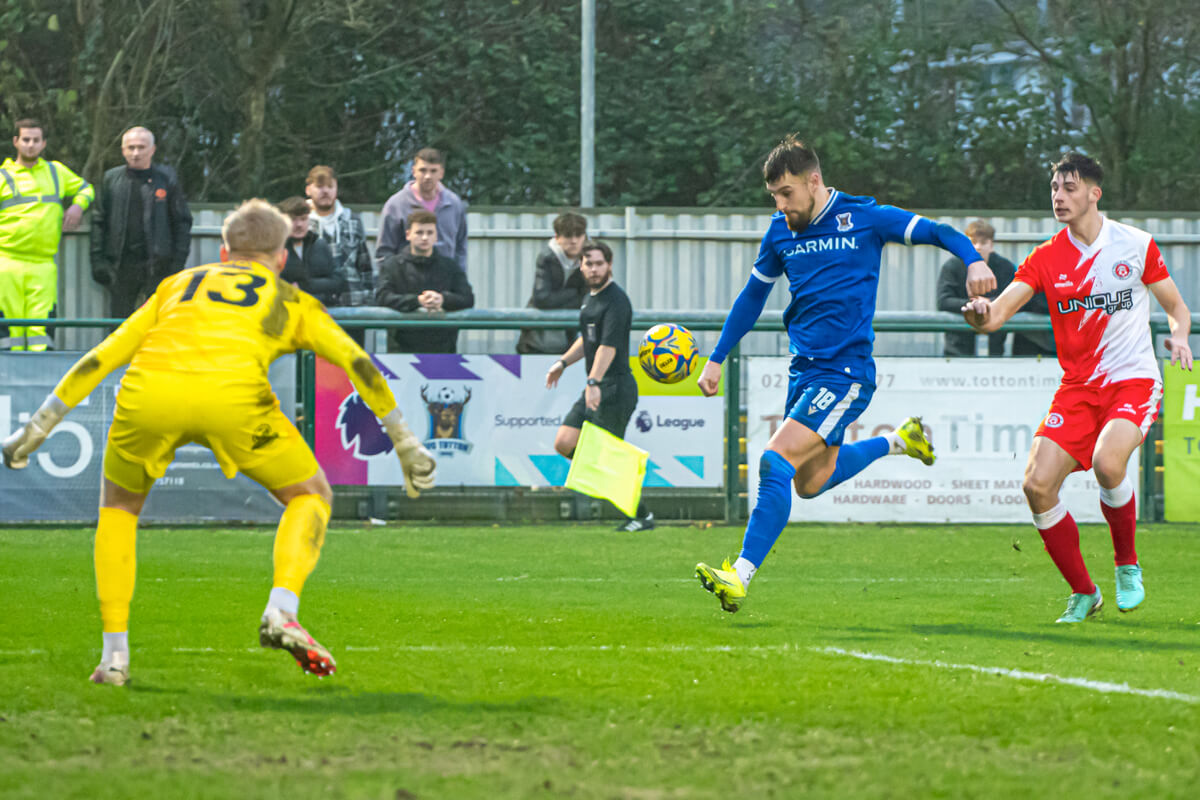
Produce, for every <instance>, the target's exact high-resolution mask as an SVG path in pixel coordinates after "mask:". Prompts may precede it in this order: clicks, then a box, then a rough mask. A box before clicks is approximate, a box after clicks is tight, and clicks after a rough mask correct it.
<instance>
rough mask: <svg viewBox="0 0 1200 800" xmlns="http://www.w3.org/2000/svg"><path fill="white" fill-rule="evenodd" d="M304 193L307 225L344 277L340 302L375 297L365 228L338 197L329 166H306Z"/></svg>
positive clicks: (356, 302) (359, 301)
mask: <svg viewBox="0 0 1200 800" xmlns="http://www.w3.org/2000/svg"><path fill="white" fill-rule="evenodd" d="M304 193H305V194H306V195H308V204H309V207H310V208H311V209H312V211H311V212H310V213H309V216H308V220H309V227H311V228H312V230H313V231H315V232H316V233H317V234H318V235H320V237H321V238H322V239H324V240H325V241H326V242H327V243H328V244H329V247H330V249H331V250H333V263H334V266H335V267H336V268H337V269H338V271H339V272H341V273H342V275H344V276H345V278H346V286H347V291H346V296H345V297H344V298H343V302H344V304H345V305H348V306H366V305H370V304H371V303H372V301H373V300H374V298H375V274H374V270H373V268H372V265H371V253H370V251H369V250H368V249H367V233H366V229H365V228H364V227H363V221H362V217H361V216H360V215H359V214H358V213H356V212H354V211H351V210H350V209H348V208H346V207H345V206H344V205H342V203H341V201H340V200H338V180H337V175H336V174H335V173H334V171H333V167H326V166H324V165H321V164H318V165H317V166H315V167H313V168H312V169H311V170H309V171H308V179H307V181H305V186H304ZM360 333H361V331H360ZM359 344H361V342H360V343H359Z"/></svg>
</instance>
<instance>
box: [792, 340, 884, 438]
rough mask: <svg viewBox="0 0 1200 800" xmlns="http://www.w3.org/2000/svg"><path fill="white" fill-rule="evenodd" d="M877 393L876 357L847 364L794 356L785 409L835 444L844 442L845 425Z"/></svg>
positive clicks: (846, 425) (856, 415)
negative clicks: (871, 359)
mask: <svg viewBox="0 0 1200 800" xmlns="http://www.w3.org/2000/svg"><path fill="white" fill-rule="evenodd" d="M874 395H875V362H874V361H865V362H863V361H859V362H856V363H854V364H852V365H850V366H845V365H843V364H840V363H834V362H829V361H814V360H812V359H811V358H806V357H805V356H795V357H794V358H792V364H791V367H790V368H789V369H788V394H787V411H786V412H785V413H786V414H787V416H788V417H790V418H791V419H794V420H796V422H799V423H800V424H801V425H803V426H804V427H806V428H808V429H809V430H811V431H813V432H815V433H816V434H817V435H818V436H820V437H821V438H822V439H824V440H825V444H827V445H829V446H831V447H833V446H837V445H840V444H841V443H842V439H843V438H844V437H845V435H846V428H847V427H849V425H850V423H852V422H854V421H855V420H856V419H858V418H859V417H860V416H861V415H862V413H863V412H864V411H866V410H867V405H868V404H870V402H871V398H872V397H873V396H874Z"/></svg>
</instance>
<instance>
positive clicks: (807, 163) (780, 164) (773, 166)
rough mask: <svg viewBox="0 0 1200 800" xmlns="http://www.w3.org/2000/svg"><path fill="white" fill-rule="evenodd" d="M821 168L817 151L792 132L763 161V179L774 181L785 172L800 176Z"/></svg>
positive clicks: (769, 181)
mask: <svg viewBox="0 0 1200 800" xmlns="http://www.w3.org/2000/svg"><path fill="white" fill-rule="evenodd" d="M820 168H821V162H820V161H818V160H817V151H816V150H813V149H812V148H811V147H809V146H808V145H807V144H805V143H804V142H802V141H801V140H800V139H799V137H797V136H796V134H794V133H791V134H788V136H787V138H786V139H784V140H783V141H782V142H780V143H779V144H777V145H775V149H774V150H772V151H771V152H770V153H769V154H768V155H767V160H766V161H764V162H763V180H765V181H766V182H767V183H774V182H775V181H777V180H779V179H780V178H782V177H783V175H784V173H785V172H786V173H791V174H792V175H795V176H797V177H799V176H801V175H804V174H807V173H809V172H812V171H813V170H819V169H820Z"/></svg>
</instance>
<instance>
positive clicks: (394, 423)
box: [295, 298, 437, 498]
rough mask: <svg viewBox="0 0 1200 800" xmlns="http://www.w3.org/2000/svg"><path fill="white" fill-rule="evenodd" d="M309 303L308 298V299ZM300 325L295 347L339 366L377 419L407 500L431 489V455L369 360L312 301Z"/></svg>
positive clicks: (432, 477)
mask: <svg viewBox="0 0 1200 800" xmlns="http://www.w3.org/2000/svg"><path fill="white" fill-rule="evenodd" d="M309 299H310V300H311V298H309ZM303 314H304V316H303V318H302V323H301V325H300V326H298V329H297V331H296V342H295V343H296V346H298V347H303V348H305V349H308V350H312V351H313V352H314V353H316V354H317V355H319V356H320V357H321V358H323V359H325V360H326V361H328V362H329V363H331V364H334V365H335V366H337V367H340V368H341V369H342V370H343V371H344V372H345V373H346V376H347V377H348V378H350V382H351V383H352V384H354V388H355V390H356V391H357V392H358V395H359V397H361V398H362V399H363V402H364V403H366V404H367V407H368V408H370V409H371V411H372V412H374V414H375V416H377V417H379V420H380V422H382V423H383V429H384V431H385V432H386V433H387V435H388V438H389V439H391V440H392V447H394V448H395V450H396V455H397V456H398V457H399V458H400V467H401V469H403V470H404V491H405V492H407V493H408V496H409V497H414V498H415V497H419V496H420V494H421V492H422V491H424V490H426V489H432V488H433V485H434V480H435V472H436V469H437V462H436V461H434V458H433V454H431V453H430V452H429V451H428V450H426V449H425V448H424V446H422V444H421V442H420V441H419V440H418V439H417V437H416V436H414V435H413V433H412V431H410V430H409V428H408V425H406V424H405V422H404V417H403V415H402V414H401V413H400V407H399V406H398V405H397V404H396V397H395V395H393V394H392V390H391V388H389V387H388V385H387V381H386V380H384V378H383V373H381V372H380V371H379V368H378V367H376V366H375V364H374V363H373V362H372V361H371V357H370V356H369V355H367V352H366V351H365V350H363V349H362V348H361V347H359V346H358V344H357V343H356V342H355V341H354V340H353V339H351V338H350V335H349V334H347V333H346V332H345V331H344V330H342V328H341V326H339V325H338V324H337V323H336V322H334V321H333V318H332V317H330V316H329V314H328V313H327V312H326V311H325V310H324V309H323V308H321V307H320V304H318V303H317V302H316V301H315V300H312V301H311V304H310V305H309V306H307V307H305V308H304V309H303Z"/></svg>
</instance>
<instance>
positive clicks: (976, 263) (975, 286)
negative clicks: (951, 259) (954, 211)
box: [889, 207, 996, 297]
mask: <svg viewBox="0 0 1200 800" xmlns="http://www.w3.org/2000/svg"><path fill="white" fill-rule="evenodd" d="M889 208H890V207H889ZM892 213H893V214H898V215H904V214H908V215H909V216H908V217H903V216H899V217H897V220H898V221H901V222H902V221H904V219H908V224H907V225H906V226H905V233H904V243H905V244H931V245H933V246H935V247H940V248H942V249H943V250H945V251H946V252H948V253H952V254H953V255H955V256H957V257H958V258H959V259H960V260H961V261H962V262H963V263H964V264H966V265H967V286H966V288H967V295H968V296H970V297H976V296H978V295H984V294H987V293H988V292H990V291H992V290H993V289H995V288H996V276H995V274H993V273H992V270H991V268H990V267H989V266H988V265H987V262H986V261H984V260H983V259H982V258H980V257H979V252H978V251H977V250H976V249H975V245H973V244H971V240H970V239H968V238H967V237H966V236H965V235H964V234H962V233H960V232H959V231H957V230H955V229H954V228H953V227H951V226H950V225H947V224H946V223H944V222H934V221H933V220H931V219H926V218H925V217H919V216H915V215H912V214H911V213H910V212H907V211H902V210H900V209H894V210H893V212H892ZM890 236H891V237H895V238H898V236H897V232H896V230H895V229H893V230H892V233H891V234H890Z"/></svg>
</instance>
